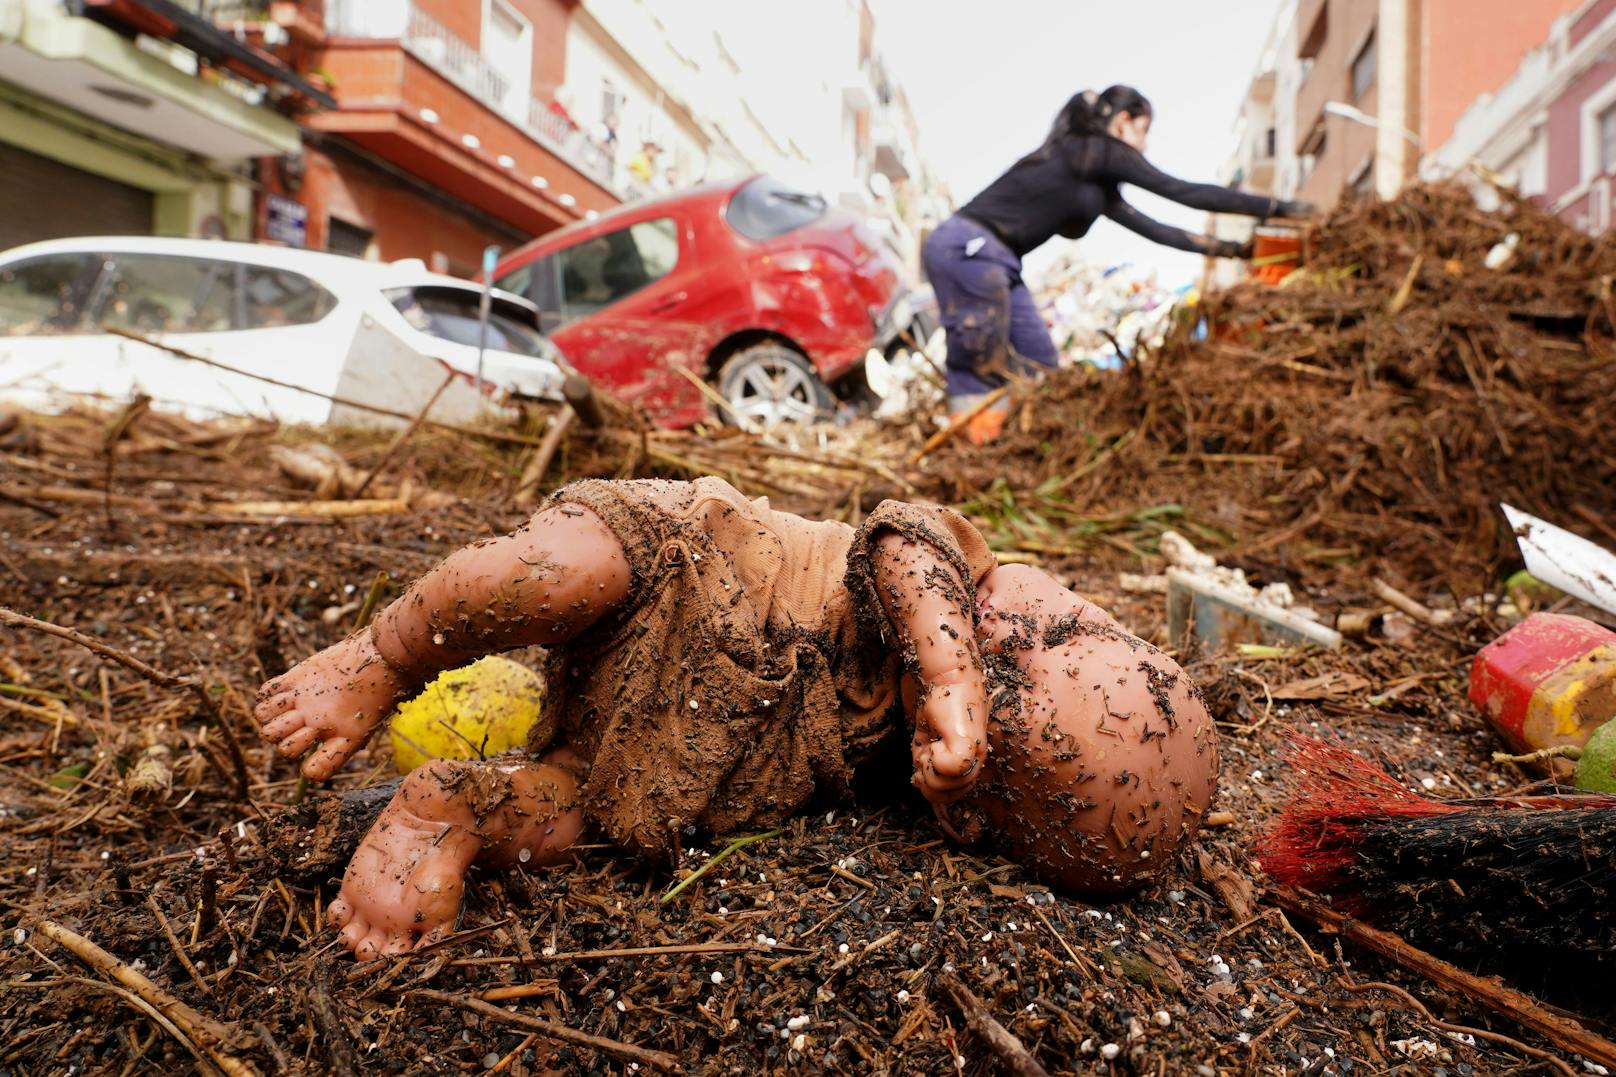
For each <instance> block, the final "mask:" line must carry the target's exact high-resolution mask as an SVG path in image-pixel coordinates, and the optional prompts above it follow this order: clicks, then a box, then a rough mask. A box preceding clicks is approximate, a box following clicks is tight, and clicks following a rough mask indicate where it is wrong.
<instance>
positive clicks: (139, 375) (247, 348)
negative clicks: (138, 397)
mask: <svg viewBox="0 0 1616 1077" xmlns="http://www.w3.org/2000/svg"><path fill="white" fill-rule="evenodd" d="M72 259H77V260H78V261H77V262H74V261H72ZM70 271H71V273H72V284H71V287H69V286H68V285H67V284H66V283H64V282H65V281H67V279H68V277H69V274H70ZM357 317H358V315H357V313H356V312H355V310H354V309H353V306H352V305H351V304H347V305H345V304H342V303H339V302H338V300H337V298H336V297H335V296H334V295H333V294H332V293H331V292H330V291H328V290H327V289H325V288H323V287H321V286H320V285H319V284H317V283H315V282H314V281H313V280H311V279H310V278H308V277H306V276H304V275H303V274H300V273H294V272H290V271H287V270H282V269H278V268H274V267H268V266H258V265H243V264H241V263H239V262H236V261H233V260H229V259H224V258H211V257H201V256H188V255H175V254H157V253H149V252H139V251H115V252H111V253H85V254H81V255H73V256H62V255H53V256H46V257H44V258H41V259H36V260H31V261H29V262H27V263H18V264H17V265H16V266H15V267H0V333H3V335H0V391H4V392H6V393H7V394H8V395H10V396H12V397H13V398H20V399H22V400H23V401H24V402H26V403H30V404H35V405H39V404H47V403H48V402H49V399H50V397H51V396H52V395H56V394H61V393H75V394H90V395H95V396H99V397H103V398H106V399H109V400H114V401H116V400H122V399H127V398H128V397H129V396H131V395H133V394H134V393H137V392H139V393H145V394H146V395H148V396H150V397H151V398H152V399H153V401H154V402H156V403H157V404H158V405H159V406H166V407H170V408H175V409H178V410H181V411H183V412H186V413H188V414H192V415H194V416H197V417H205V416H210V415H216V414H221V413H222V414H235V415H256V416H261V417H264V418H274V419H278V420H280V421H282V422H323V421H324V420H325V418H326V416H327V415H328V414H329V412H330V404H329V402H327V401H326V400H324V399H322V398H321V397H320V396H318V395H315V393H327V394H328V393H330V392H331V391H332V389H333V387H334V386H335V385H336V382H337V378H338V375H339V373H340V364H341V362H342V358H343V356H345V355H346V354H347V351H348V343H349V341H350V340H351V339H352V337H353V330H354V324H355V322H356V320H357ZM107 329H116V330H122V331H124V332H126V333H131V334H135V335H137V336H140V337H149V338H151V339H152V340H153V341H160V342H161V343H162V344H166V345H169V346H171V347H173V348H176V349H179V350H181V351H184V352H188V353H191V354H193V355H199V356H202V357H204V358H207V359H212V360H215V361H216V362H218V363H222V364H224V365H226V366H228V367H231V368H234V369H235V370H238V371H240V372H241V373H232V372H230V371H227V370H224V369H221V368H219V367H215V366H210V365H208V364H205V363H200V362H197V361H195V360H192V359H187V358H183V357H182V356H179V355H176V354H175V353H173V352H170V351H167V350H165V349H163V348H160V347H156V346H152V345H148V344H144V343H141V342H140V341H139V340H135V339H131V338H130V337H128V336H121V335H118V334H116V333H109V332H106V330H107ZM52 330H54V331H55V332H54V333H53V332H52ZM265 378H269V379H273V380H274V381H278V382H284V383H287V384H286V385H285V386H281V385H275V384H271V382H270V381H266V380H263V379H265ZM288 386H301V387H302V388H303V389H310V390H314V391H315V393H310V392H303V391H299V390H298V389H296V388H291V387H288Z"/></svg>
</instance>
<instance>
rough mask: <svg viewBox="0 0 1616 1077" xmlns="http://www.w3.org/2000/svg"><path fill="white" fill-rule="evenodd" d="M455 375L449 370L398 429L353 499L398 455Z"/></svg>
mask: <svg viewBox="0 0 1616 1077" xmlns="http://www.w3.org/2000/svg"><path fill="white" fill-rule="evenodd" d="M455 377H456V374H455V372H454V371H452V370H451V371H449V376H448V377H446V378H444V379H443V384H442V385H440V386H438V391H437V392H435V393H433V394H432V396H431V398H430V399H428V400H427V402H426V406H425V407H423V408H422V409H421V410H420V411H419V412H417V413H416V415H415V418H413V419H411V420H410V425H409V426H406V427H405V428H404V429H403V430H401V431H399V435H398V437H396V438H394V439H393V443H392V444H391V445H389V446H387V451H386V452H384V453H382V458H381V459H380V460H378V461H377V462H376V466H375V467H373V468H371V469H370V474H369V475H366V476H365V480H364V481H363V482H361V483H360V484H359V488H358V489H357V490H355V491H354V492H353V496H354V498H355V499H358V498H361V497H364V496H365V491H366V490H368V489H370V484H371V483H373V482H375V481H376V476H377V475H380V474H381V473H382V468H384V467H386V466H387V465H388V464H390V463H392V462H393V457H394V456H397V455H398V450H400V449H402V448H403V447H404V443H405V442H406V441H408V440H410V435H412V434H414V433H415V432H416V431H417V430H419V429H421V424H422V423H424V422H425V421H426V415H427V412H429V411H431V410H432V406H433V405H434V404H436V403H437V402H438V397H440V396H442V395H443V394H444V392H445V391H446V390H447V389H448V388H449V386H451V385H453V384H454V380H455Z"/></svg>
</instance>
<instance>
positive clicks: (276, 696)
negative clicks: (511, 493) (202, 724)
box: [254, 505, 630, 780]
mask: <svg viewBox="0 0 1616 1077" xmlns="http://www.w3.org/2000/svg"><path fill="white" fill-rule="evenodd" d="M629 578H630V572H629V566H628V561H627V559H626V558H625V557H624V554H623V547H622V544H621V543H620V542H619V541H618V539H617V536H616V535H615V534H613V533H612V531H611V530H610V529H609V528H608V527H607V526H606V525H605V523H603V522H602V521H601V519H600V517H598V516H596V515H595V514H594V513H593V512H590V511H588V510H587V509H583V508H579V507H578V506H575V505H559V506H556V507H554V508H548V509H544V510H542V511H540V512H537V513H535V514H534V515H533V518H532V519H531V520H529V521H528V522H527V523H526V524H525V525H523V526H522V527H521V528H520V529H519V530H517V531H515V532H513V533H512V534H510V535H506V536H504V537H503V538H497V539H490V540H487V541H484V542H477V543H473V544H472V545H470V546H466V547H464V548H462V549H461V550H459V551H457V552H456V553H454V554H452V555H450V556H449V557H448V558H447V559H446V560H444V561H443V562H442V563H441V564H439V565H438V566H437V567H436V568H434V569H432V570H431V571H430V572H428V573H427V574H426V575H425V576H422V577H421V578H420V579H418V580H416V581H415V583H414V584H412V585H411V587H410V589H409V590H408V591H407V592H405V594H404V595H403V596H402V597H401V598H399V599H398V600H397V601H396V602H394V603H392V604H391V605H390V606H388V607H387V608H386V609H385V610H383V611H382V612H381V614H380V615H378V616H377V618H376V622H375V624H374V625H373V626H372V628H371V629H369V630H362V631H359V632H356V633H354V634H353V635H351V636H349V637H348V638H347V639H345V640H343V641H342V642H341V643H338V644H335V645H333V646H331V647H328V648H326V649H325V650H323V651H321V652H320V653H319V654H316V655H314V656H313V657H311V658H308V659H306V660H304V661H303V662H301V663H299V664H298V665H297V666H295V667H294V668H293V669H291V670H289V671H288V672H287V673H286V674H284V675H283V676H280V677H277V678H275V679H274V680H272V681H270V682H269V683H268V684H266V685H264V687H263V689H262V690H261V692H260V693H259V700H258V705H257V707H256V708H255V711H254V715H255V717H256V718H257V719H258V722H259V724H260V726H261V727H262V732H263V736H264V739H266V740H268V741H270V742H271V743H273V744H275V745H276V750H277V751H278V752H280V754H281V755H283V756H286V757H287V758H296V757H298V756H300V755H302V754H303V753H304V752H305V751H307V750H308V749H309V748H310V747H311V746H312V745H313V744H315V742H317V741H318V742H320V745H321V746H320V750H319V751H317V752H315V753H314V754H313V755H311V756H309V758H308V759H307V760H306V761H305V762H304V764H303V774H304V775H305V776H306V777H308V778H312V779H316V780H318V779H324V778H329V777H330V776H331V775H332V774H333V773H335V772H336V770H337V769H338V768H339V767H340V766H342V764H343V763H345V762H347V760H348V758H349V757H350V756H352V755H353V753H354V752H356V751H358V750H359V749H360V748H361V747H362V746H363V745H364V743H365V741H366V740H368V739H369V738H370V735H371V733H372V732H374V731H375V729H376V727H377V725H379V724H380V723H381V721H382V719H383V718H385V717H387V716H388V715H389V714H390V713H392V710H393V707H394V706H395V705H396V704H397V703H398V702H399V701H400V700H401V699H404V698H406V697H407V696H409V695H410V694H411V693H413V692H415V691H417V690H419V689H420V687H421V686H422V685H424V684H425V683H426V682H427V681H429V680H431V679H432V678H433V677H434V676H436V675H437V674H439V673H441V672H443V671H444V670H446V669H453V668H455V667H456V666H461V665H465V664H466V663H468V662H470V661H472V660H473V659H476V658H480V657H482V656H483V655H486V654H493V653H496V652H499V651H508V650H512V649H513V648H516V647H525V646H528V645H530V644H535V643H541V644H554V643H564V642H566V641H567V640H570V639H572V638H573V637H574V636H576V635H577V634H578V633H580V632H582V631H583V630H584V629H586V628H588V627H589V626H590V625H592V624H594V623H595V622H596V621H597V620H599V619H600V618H601V617H602V616H603V615H604V614H606V613H607V612H609V611H610V610H612V609H613V608H614V607H616V606H617V605H618V604H619V603H620V602H622V600H623V598H624V596H625V595H627V593H628V587H629Z"/></svg>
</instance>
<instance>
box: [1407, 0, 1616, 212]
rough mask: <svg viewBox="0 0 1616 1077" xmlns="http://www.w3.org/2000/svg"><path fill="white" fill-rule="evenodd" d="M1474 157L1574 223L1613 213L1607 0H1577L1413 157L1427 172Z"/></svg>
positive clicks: (1613, 119) (1613, 101)
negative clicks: (1445, 133) (1431, 145)
mask: <svg viewBox="0 0 1616 1077" xmlns="http://www.w3.org/2000/svg"><path fill="white" fill-rule="evenodd" d="M1472 161H1478V162H1480V163H1481V164H1483V165H1485V166H1487V167H1488V168H1490V169H1491V170H1492V171H1493V172H1494V173H1496V174H1497V175H1498V176H1501V177H1502V178H1503V179H1504V180H1505V181H1506V182H1508V183H1511V184H1513V185H1514V186H1515V188H1516V189H1517V190H1519V191H1520V192H1521V193H1522V194H1524V195H1527V196H1528V197H1531V198H1534V199H1536V200H1537V201H1539V202H1540V203H1542V204H1543V205H1544V206H1546V207H1548V208H1549V209H1550V210H1552V211H1553V212H1555V213H1558V214H1560V215H1562V216H1564V217H1565V218H1566V219H1568V220H1570V221H1571V222H1572V223H1573V224H1575V225H1576V226H1577V227H1579V228H1583V229H1586V230H1587V231H1590V232H1603V231H1607V230H1609V229H1610V228H1611V226H1612V224H1613V221H1616V213H1613V207H1612V190H1613V184H1616V0H1585V2H1584V3H1581V4H1579V5H1578V6H1577V7H1576V8H1575V9H1574V10H1572V11H1571V12H1569V13H1567V14H1564V15H1562V16H1561V17H1560V18H1559V19H1557V20H1555V23H1554V25H1553V27H1552V28H1551V29H1550V31H1549V34H1548V36H1547V38H1546V39H1545V40H1544V41H1543V42H1542V43H1541V44H1540V45H1538V46H1537V47H1536V48H1534V49H1533V50H1532V51H1531V52H1529V53H1527V54H1526V56H1525V57H1524V58H1523V59H1522V60H1521V63H1520V66H1519V67H1517V68H1516V70H1515V71H1514V72H1513V73H1512V74H1511V75H1510V77H1509V78H1508V79H1506V80H1504V81H1503V82H1502V83H1501V84H1500V85H1498V86H1497V87H1496V88H1495V89H1494V90H1493V91H1492V92H1490V93H1487V94H1484V95H1483V96H1482V97H1481V98H1479V99H1478V100H1477V101H1476V102H1475V103H1474V104H1473V105H1472V106H1471V108H1470V109H1469V110H1467V111H1466V112H1465V113H1464V114H1463V115H1462V116H1461V117H1460V118H1459V121H1458V123H1457V124H1456V125H1455V127H1454V131H1453V133H1452V135H1451V136H1450V137H1449V138H1448V139H1447V140H1446V141H1445V142H1444V143H1443V144H1442V145H1441V146H1439V147H1438V148H1437V149H1436V150H1435V152H1433V153H1432V154H1431V155H1430V156H1429V157H1428V158H1427V159H1426V160H1425V162H1424V163H1423V164H1422V172H1423V173H1424V174H1426V175H1429V176H1432V177H1437V176H1447V175H1461V176H1462V175H1464V173H1465V170H1466V168H1467V166H1468V165H1469V164H1470V163H1471V162H1472Z"/></svg>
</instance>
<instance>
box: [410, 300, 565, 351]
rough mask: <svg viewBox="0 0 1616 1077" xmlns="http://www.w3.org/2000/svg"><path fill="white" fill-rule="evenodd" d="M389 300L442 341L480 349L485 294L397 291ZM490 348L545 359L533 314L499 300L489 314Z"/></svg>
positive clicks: (415, 325) (413, 322) (417, 324)
mask: <svg viewBox="0 0 1616 1077" xmlns="http://www.w3.org/2000/svg"><path fill="white" fill-rule="evenodd" d="M387 299H388V301H389V302H390V303H392V304H393V306H394V307H396V308H398V312H399V313H400V314H402V315H404V320H405V321H407V322H409V323H410V325H411V326H412V327H414V328H415V329H418V330H420V331H421V332H423V333H426V334H429V335H431V336H434V337H437V338H438V339H439V340H447V341H451V342H453V343H455V344H464V345H466V346H467V347H470V348H475V347H477V342H478V340H479V339H481V338H482V328H481V324H480V323H481V315H482V293H481V292H480V291H476V290H473V289H469V288H443V287H426V288H395V289H393V290H392V291H389V292H388V293H387ZM486 343H487V346H488V347H489V348H490V349H491V350H494V351H502V352H515V353H516V354H518V355H534V356H542V355H544V354H545V344H544V340H543V339H542V338H541V337H540V336H539V333H538V330H537V329H535V328H534V326H533V315H532V312H531V311H527V310H523V309H522V308H521V307H520V306H518V305H517V304H514V303H512V302H510V300H505V301H503V302H501V301H500V300H497V299H496V300H495V301H494V303H493V305H492V306H491V307H490V308H489V311H488V337H487V341H486Z"/></svg>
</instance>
